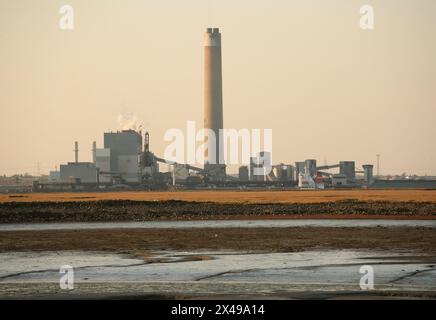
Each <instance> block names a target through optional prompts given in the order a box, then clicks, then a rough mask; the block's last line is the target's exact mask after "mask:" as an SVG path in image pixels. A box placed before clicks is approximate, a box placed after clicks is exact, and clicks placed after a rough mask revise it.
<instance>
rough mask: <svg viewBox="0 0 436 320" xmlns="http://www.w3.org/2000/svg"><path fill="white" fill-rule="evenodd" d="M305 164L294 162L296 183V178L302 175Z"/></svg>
mask: <svg viewBox="0 0 436 320" xmlns="http://www.w3.org/2000/svg"><path fill="white" fill-rule="evenodd" d="M305 165H306V164H305V163H304V162H302V161H298V162H295V180H296V181H297V182H298V177H299V175H300V173H301V174H304V167H305Z"/></svg>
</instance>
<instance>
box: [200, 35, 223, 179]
mask: <svg viewBox="0 0 436 320" xmlns="http://www.w3.org/2000/svg"><path fill="white" fill-rule="evenodd" d="M204 128H205V129H210V130H212V131H213V132H214V134H215V141H213V139H208V140H207V143H208V150H207V151H206V154H205V170H206V171H207V172H208V174H209V175H210V177H211V178H214V179H224V178H225V176H226V173H225V164H224V141H223V136H222V132H220V129H223V84H222V65H221V33H220V32H219V29H218V28H208V29H207V30H206V33H205V34H204ZM213 142H215V144H214V143H213Z"/></svg>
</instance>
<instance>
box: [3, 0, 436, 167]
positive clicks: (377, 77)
mask: <svg viewBox="0 0 436 320" xmlns="http://www.w3.org/2000/svg"><path fill="white" fill-rule="evenodd" d="M63 4H70V5H72V6H73V7H74V9H75V30H74V31H62V30H60V29H59V27H58V21H59V18H60V14H59V7H60V6H61V5H63ZM364 4H372V5H373V6H374V9H375V15H376V16H375V27H376V28H375V30H373V31H363V30H361V29H360V28H359V18H360V14H359V8H360V6H361V5H364ZM208 26H213V27H219V28H220V29H221V32H222V41H223V81H224V84H223V86H224V125H225V127H227V128H260V129H261V128H272V129H273V139H274V140H273V146H274V154H273V160H274V162H275V163H278V162H284V163H293V162H295V161H299V160H304V159H306V158H315V159H318V161H319V162H320V163H322V164H323V163H324V161H327V162H328V163H335V162H337V161H339V160H356V162H357V163H356V164H357V166H358V167H359V166H360V165H361V164H363V163H374V164H375V161H376V157H375V155H376V154H377V153H380V154H381V155H382V156H381V170H382V173H384V174H387V173H402V172H404V171H406V172H415V173H418V174H425V173H427V174H433V175H436V146H435V145H436V143H435V138H436V126H435V118H436V62H435V57H436V42H435V40H434V39H435V30H436V1H434V0H377V1H369V0H329V1H325V0H293V1H291V0H219V1H217V0H215V1H213V2H212V1H207V0H183V1H181V0H142V1H140V0H123V1H119V0H118V1H117V0H63V1H56V0H52V1H49V0H39V1H34V0H0V88H1V89H0V150H1V153H0V155H1V156H0V174H4V173H5V174H13V173H23V172H29V173H35V172H36V163H37V162H38V161H39V162H40V165H41V168H42V172H48V170H49V169H54V167H55V166H56V165H59V164H60V163H65V162H67V161H72V160H73V159H74V154H73V152H72V149H73V142H74V141H75V140H78V141H79V143H80V149H81V153H80V160H82V161H90V160H91V151H90V149H91V143H92V141H93V140H96V141H97V144H98V146H99V147H102V143H103V132H104V131H106V130H109V129H110V130H116V129H117V116H118V114H119V113H120V112H131V113H134V114H135V115H136V116H137V118H138V119H139V120H140V121H142V123H143V124H144V127H145V128H146V129H147V130H148V131H149V132H150V134H151V148H152V150H153V151H154V152H155V153H156V154H158V155H163V153H164V148H165V147H166V146H167V143H166V142H164V141H163V135H164V132H165V130H167V129H169V128H182V129H184V128H185V125H186V121H187V120H195V121H197V123H198V124H199V125H202V123H203V121H202V119H203V91H202V89H203V85H202V81H203V48H202V45H203V43H202V41H203V33H204V31H205V28H206V27H208ZM165 169H166V168H165Z"/></svg>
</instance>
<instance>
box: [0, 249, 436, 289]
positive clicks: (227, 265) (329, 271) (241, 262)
mask: <svg viewBox="0 0 436 320" xmlns="http://www.w3.org/2000/svg"><path fill="white" fill-rule="evenodd" d="M408 255H410V253H406V252H402V253H401V252H398V253H389V254H386V253H382V252H369V251H352V250H329V251H305V252H291V253H243V252H216V251H215V252H207V251H198V252H156V253H155V254H154V256H153V259H152V260H150V261H143V260H141V259H136V258H132V257H128V256H123V255H117V254H104V253H90V252H87V253H84V252H27V253H26V252H20V253H1V254H0V261H1V263H0V285H3V284H17V285H18V284H19V285H21V287H20V288H21V289H20V290H21V291H20V292H21V294H22V293H23V292H26V294H29V293H30V294H31V293H32V290H33V289H32V286H31V284H35V283H36V284H43V283H51V284H56V283H59V279H60V276H61V275H60V274H59V268H60V266H62V265H71V266H72V267H73V268H74V278H75V287H76V289H77V288H79V289H80V288H81V286H82V285H84V287H83V288H85V287H86V285H88V284H89V286H88V287H87V288H88V289H87V290H88V291H89V290H91V291H89V292H92V288H94V290H97V289H96V288H99V289H98V290H103V291H106V290H107V291H108V292H109V291H113V290H121V291H122V292H128V291H129V290H133V288H134V287H135V286H138V285H142V287H141V289H140V290H141V293H142V294H144V293H147V292H148V293H149V294H153V293H156V292H159V293H173V294H174V293H180V292H182V293H188V292H189V293H191V294H192V293H196V294H217V293H219V294H235V293H239V294H244V293H245V294H253V293H260V291H262V292H264V293H268V294H282V293H283V292H286V291H289V290H297V289H298V290H300V291H301V290H302V291H304V290H311V291H313V290H315V291H316V290H332V288H335V289H333V290H338V288H347V290H355V291H360V290H361V289H360V286H359V280H360V278H361V277H362V274H361V273H360V272H359V271H360V267H361V266H363V265H370V266H372V267H373V269H374V284H375V286H376V288H377V287H383V286H384V287H386V286H388V287H389V288H390V289H391V290H404V289H405V288H406V289H408V290H432V291H436V268H435V265H434V264H432V263H430V262H428V261H427V260H422V259H419V258H413V259H412V258H410V257H408ZM200 257H201V258H202V259H203V260H198V259H199V258H200ZM156 259H158V260H156ZM195 259H197V261H192V260H195ZM92 283H96V284H99V285H95V286H94V285H91V284H92ZM26 284H28V285H29V286H28V287H26ZM332 286H333V287H332ZM6 288H7V287H6ZM17 288H18V287H13V286H11V287H9V289H10V290H17ZM116 288H118V289H116ZM255 290H257V291H255ZM259 290H260V291H259ZM2 291H3V292H2ZM2 291H0V296H1V295H2V294H6V293H7V290H6V289H4V288H3V289H2ZM89 292H88V293H89ZM99 293H101V292H99ZM35 294H36V292H35Z"/></svg>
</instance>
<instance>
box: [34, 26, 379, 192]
mask: <svg viewBox="0 0 436 320" xmlns="http://www.w3.org/2000/svg"><path fill="white" fill-rule="evenodd" d="M221 40H222V38H221V33H220V30H219V29H218V28H207V29H206V32H205V33H204V91H203V95H204V129H206V131H207V132H208V133H209V134H206V136H205V140H204V142H205V145H206V146H207V148H206V150H205V154H204V156H205V157H204V159H205V160H204V166H203V168H199V167H195V166H193V165H190V164H183V163H175V162H171V161H168V160H166V159H163V158H160V157H158V156H156V155H155V154H154V153H153V152H151V150H150V136H149V134H148V132H146V133H145V135H143V134H142V132H141V131H135V130H122V131H117V132H105V133H104V139H103V140H104V146H103V148H97V144H96V143H95V142H93V144H92V149H91V150H92V162H79V144H78V142H77V141H76V142H75V143H74V162H69V163H67V164H63V165H61V166H60V174H59V179H58V181H57V182H56V183H53V182H51V184H47V185H45V186H44V185H41V184H40V185H39V188H49V187H55V188H71V187H74V188H81V187H85V186H90V187H92V186H94V187H95V186H97V187H98V188H106V187H108V188H111V187H117V186H118V187H121V186H125V187H129V186H130V187H132V186H137V187H140V188H150V189H151V188H162V187H167V186H176V185H177V186H179V187H194V188H197V187H205V188H210V187H218V186H219V187H238V188H241V187H243V188H245V187H274V186H278V187H297V188H301V189H307V188H309V189H325V188H346V187H368V186H370V185H372V184H373V183H374V180H375V179H374V177H373V165H370V164H365V165H363V166H362V169H361V170H356V165H355V162H354V161H340V162H339V163H336V164H332V165H324V166H318V165H317V161H316V159H307V160H305V161H298V162H295V165H291V164H284V163H280V164H277V165H272V164H271V162H270V163H269V166H267V165H266V162H265V159H272V157H271V153H270V152H264V151H261V152H259V153H257V154H253V155H250V163H249V164H247V165H244V166H241V167H240V168H239V173H238V174H236V175H229V174H228V173H227V172H226V165H225V162H224V137H223V132H222V130H223V129H224V116H223V79H222V52H221ZM159 163H160V164H163V165H166V166H169V167H170V168H169V171H168V172H160V170H159ZM332 169H337V170H338V171H339V172H336V173H331V172H330V170H332ZM356 174H358V175H359V174H361V175H360V176H356Z"/></svg>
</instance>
